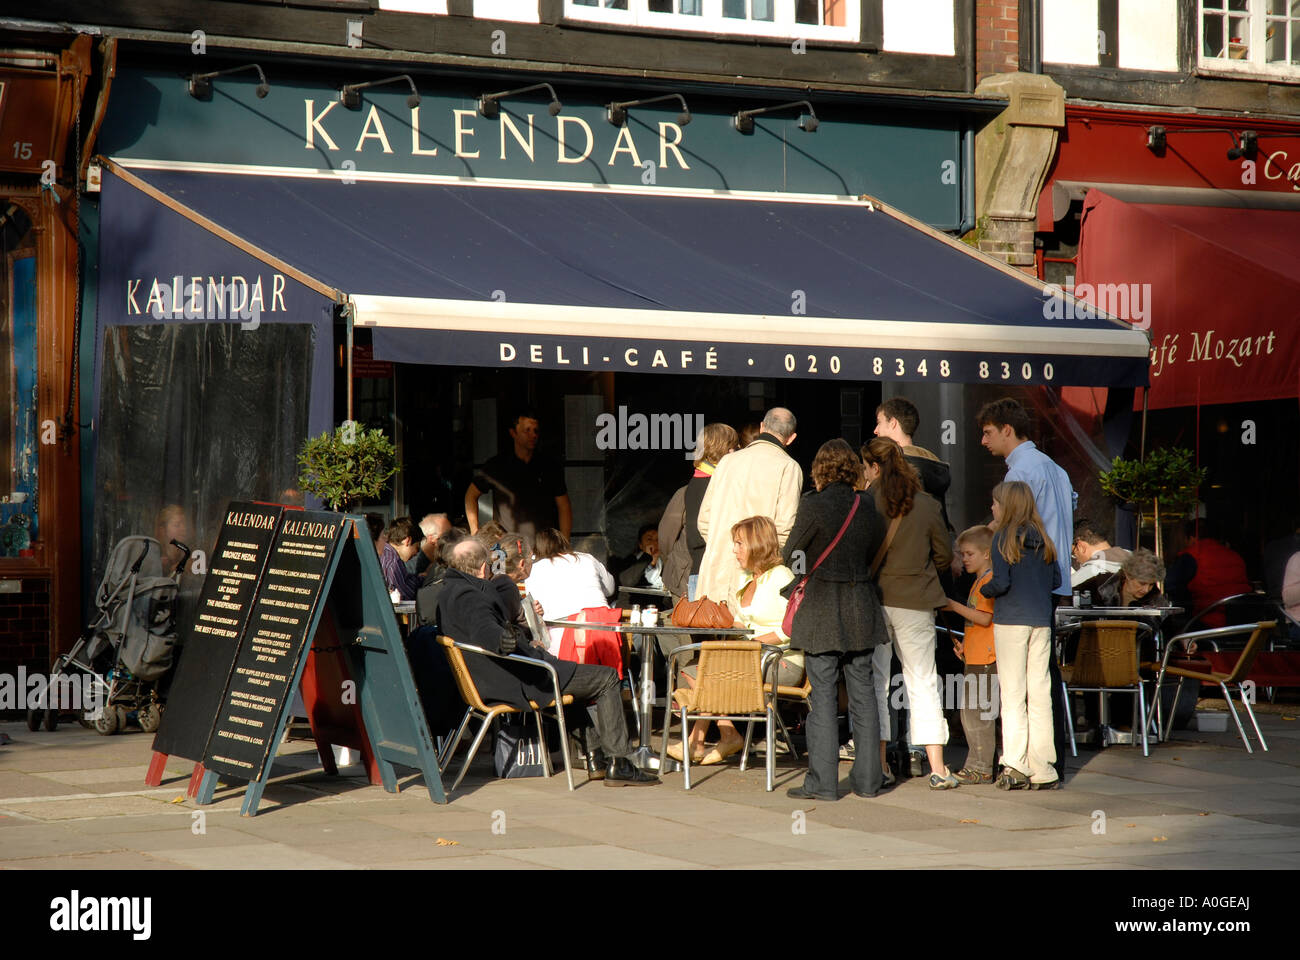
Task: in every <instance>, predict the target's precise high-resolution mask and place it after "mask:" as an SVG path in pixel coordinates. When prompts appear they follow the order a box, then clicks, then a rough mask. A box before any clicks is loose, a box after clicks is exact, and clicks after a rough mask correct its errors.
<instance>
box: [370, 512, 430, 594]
mask: <svg viewBox="0 0 1300 960" xmlns="http://www.w3.org/2000/svg"><path fill="white" fill-rule="evenodd" d="M415 529H416V526H415V524H413V523H412V522H411V518H410V517H398V518H397V519H396V520H394V521H393V522H392V523H390V524H389V525H388V543H387V544H385V545H384V549H383V550H381V551H380V553H379V568H380V569H381V570H383V572H384V583H385V584H386V585H387V586H388V591H389V592H390V593H391V592H392V591H394V590H396V591H397V595H398V597H400V598H401V599H402V600H414V599H415V593H416V591H417V590H419V589H420V577H417V576H416V575H415V574H413V573H411V572H409V571H408V570H407V569H406V561H407V560H410V559H411V558H412V557H413V556H415V554H416V552H417V551H418V550H419V549H420V546H419V544H418V543H416V542H415V541H414V539H413V538H412V536H411V532H412V531H413V530H415Z"/></svg>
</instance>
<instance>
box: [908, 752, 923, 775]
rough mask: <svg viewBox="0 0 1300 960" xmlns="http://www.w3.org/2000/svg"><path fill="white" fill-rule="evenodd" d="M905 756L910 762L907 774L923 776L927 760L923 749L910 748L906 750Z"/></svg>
mask: <svg viewBox="0 0 1300 960" xmlns="http://www.w3.org/2000/svg"><path fill="white" fill-rule="evenodd" d="M907 757H908V763H909V764H910V769H909V771H908V775H909V776H912V777H923V776H925V768H926V762H927V761H926V759H925V751H924V750H920V751H918V750H912V751H909V752H908V755H907Z"/></svg>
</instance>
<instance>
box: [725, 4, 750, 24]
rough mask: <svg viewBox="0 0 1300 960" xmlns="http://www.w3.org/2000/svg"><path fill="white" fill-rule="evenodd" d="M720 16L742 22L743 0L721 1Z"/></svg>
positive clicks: (743, 15) (743, 17)
mask: <svg viewBox="0 0 1300 960" xmlns="http://www.w3.org/2000/svg"><path fill="white" fill-rule="evenodd" d="M722 15H723V16H724V17H731V18H732V19H733V20H744V19H745V0H722Z"/></svg>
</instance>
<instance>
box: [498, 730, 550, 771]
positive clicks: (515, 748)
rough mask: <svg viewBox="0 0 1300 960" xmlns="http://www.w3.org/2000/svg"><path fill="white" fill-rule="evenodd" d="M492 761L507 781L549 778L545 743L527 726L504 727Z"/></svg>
mask: <svg viewBox="0 0 1300 960" xmlns="http://www.w3.org/2000/svg"><path fill="white" fill-rule="evenodd" d="M492 761H493V764H494V765H495V767H496V773H497V776H498V777H499V778H501V779H503V780H514V779H516V778H518V777H544V776H546V763H545V761H544V759H543V758H542V742H541V740H540V739H539V738H538V736H537V729H536V728H535V727H532V726H531V725H529V724H527V723H502V724H501V726H500V727H498V728H497V732H496V736H495V738H494V739H493V741H492Z"/></svg>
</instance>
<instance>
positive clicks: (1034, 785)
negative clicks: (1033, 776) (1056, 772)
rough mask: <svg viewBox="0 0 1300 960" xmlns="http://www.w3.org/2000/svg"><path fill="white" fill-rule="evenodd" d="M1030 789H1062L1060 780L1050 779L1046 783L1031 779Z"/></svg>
mask: <svg viewBox="0 0 1300 960" xmlns="http://www.w3.org/2000/svg"><path fill="white" fill-rule="evenodd" d="M1029 789H1030V790H1059V789H1061V781H1060V780H1048V781H1047V782H1046V783H1039V782H1038V781H1037V780H1030V781H1029Z"/></svg>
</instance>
